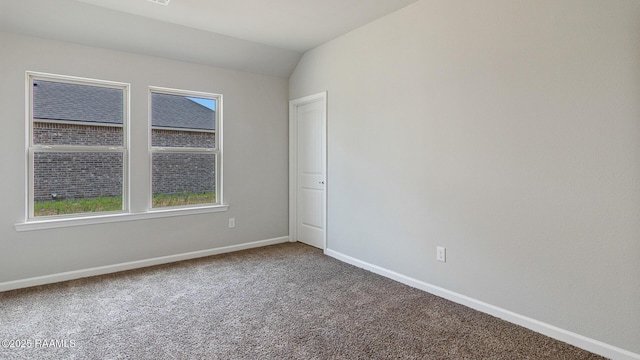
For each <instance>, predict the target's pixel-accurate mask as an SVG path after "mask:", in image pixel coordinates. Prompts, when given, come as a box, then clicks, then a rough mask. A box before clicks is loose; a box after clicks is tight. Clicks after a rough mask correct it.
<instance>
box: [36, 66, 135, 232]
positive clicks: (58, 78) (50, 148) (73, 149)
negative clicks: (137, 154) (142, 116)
mask: <svg viewBox="0 0 640 360" xmlns="http://www.w3.org/2000/svg"><path fill="white" fill-rule="evenodd" d="M35 80H43V81H53V82H62V83H67V84H77V85H89V86H100V87H108V88H113V89H118V90H122V92H123V95H122V101H123V104H122V106H123V115H122V116H123V119H122V134H123V139H122V146H96V145H38V144H34V143H33V122H34V121H33V110H34V109H33V81H35ZM26 84H27V87H26V89H27V90H26V91H27V95H26V99H27V101H28V103H27V106H26V108H27V111H26V122H25V123H26V131H25V133H26V139H25V140H26V141H25V144H26V164H27V174H26V176H27V179H28V189H27V194H26V195H27V206H26V210H27V214H26V216H25V218H26V222H27V223H29V222H42V221H52V220H53V221H55V220H68V219H78V218H83V219H84V218H92V217H101V216H105V215H109V214H123V213H128V211H129V145H130V144H129V94H130V85H129V84H127V83H121V82H115V81H106V80H98V79H89V78H82V77H75V76H65V75H56V74H47V73H40V72H33V71H27V73H26ZM59 152H63V153H87V152H89V153H91V152H95V153H120V154H122V167H123V168H122V210H116V211H105V212H84V213H76V214H64V215H51V216H38V217H36V216H35V210H34V205H35V200H34V195H35V178H34V175H35V167H34V159H35V153H59Z"/></svg>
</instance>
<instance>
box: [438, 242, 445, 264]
mask: <svg viewBox="0 0 640 360" xmlns="http://www.w3.org/2000/svg"><path fill="white" fill-rule="evenodd" d="M436 260H438V261H442V262H446V261H447V248H445V247H442V246H437V247H436Z"/></svg>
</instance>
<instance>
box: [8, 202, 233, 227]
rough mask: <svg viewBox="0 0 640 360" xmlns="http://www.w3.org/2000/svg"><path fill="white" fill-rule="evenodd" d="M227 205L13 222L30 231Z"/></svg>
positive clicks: (210, 210)
mask: <svg viewBox="0 0 640 360" xmlns="http://www.w3.org/2000/svg"><path fill="white" fill-rule="evenodd" d="M228 209H229V205H213V206H201V207H188V208H172V209H162V210H150V211H148V212H144V213H123V214H105V215H95V216H86V217H75V218H65V219H43V220H31V221H27V222H23V223H18V224H15V225H14V226H15V229H16V231H32V230H44V229H56V228H63V227H71V226H83V225H91V224H107V223H115V222H123V221H136V220H149V219H157V218H165V217H171V216H185V215H197V214H208V213H215V212H222V211H227V210H228Z"/></svg>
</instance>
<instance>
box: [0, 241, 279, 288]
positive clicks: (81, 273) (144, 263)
mask: <svg viewBox="0 0 640 360" xmlns="http://www.w3.org/2000/svg"><path fill="white" fill-rule="evenodd" d="M287 241H289V237H288V236H282V237H278V238H273V239H267V240H260V241H254V242H249V243H245V244H238V245H231V246H223V247H219V248H213V249H207V250H200V251H193V252H188V253H183V254H176V255H168V256H161V257H156V258H151V259H145V260H138V261H130V262H126V263H120V264H114V265H106V266H98V267H93V268H89V269H82V270H76V271H67V272H63V273H58V274H52V275H44V276H37V277H32V278H27V279H21V280H14V281H7V282H3V283H0V292H2V291H9V290H14V289H21V288H26V287H31V286H38V285H45V284H52V283H57V282H60V281H68V280H74V279H80V278H85V277H90V276H97V275H104V274H111V273H115V272H119V271H125V270H132V269H139V268H143V267H148V266H154V265H160V264H167V263H172V262H176V261H182V260H189V259H196V258H201V257H206V256H211V255H218V254H223V253H228V252H233V251H239V250H246V249H252V248H257V247H263V246H268V245H275V244H280V243H284V242H287Z"/></svg>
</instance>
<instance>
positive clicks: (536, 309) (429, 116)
mask: <svg viewBox="0 0 640 360" xmlns="http://www.w3.org/2000/svg"><path fill="white" fill-rule="evenodd" d="M639 56H640V2H638V1H636V0H612V1H602V0H563V1H556V0H541V1H528V0H526V1H524V0H523V1H513V0H486V1H462V0H446V1H444V0H442V1H436V0H428V1H427V0H425V1H419V2H417V3H415V4H414V5H410V6H408V7H407V8H404V9H402V10H400V11H398V12H396V13H394V14H391V15H390V16H387V17H385V18H383V19H380V20H379V21H376V22H374V23H371V24H369V25H366V26H364V27H362V28H360V29H358V30H356V31H353V32H351V33H349V34H347V35H345V36H343V37H341V38H338V39H336V40H334V41H331V42H329V43H327V44H324V45H322V46H320V47H318V48H316V49H314V50H312V51H310V52H308V53H306V54H305V55H304V56H303V58H302V59H301V61H300V63H299V64H298V66H297V68H296V70H295V71H294V73H293V75H292V76H291V78H290V82H289V86H290V98H291V99H293V98H297V97H301V96H305V95H309V94H313V93H317V92H320V91H324V90H327V91H328V103H329V109H328V114H329V120H328V189H329V193H328V194H329V198H328V225H327V226H328V247H329V248H330V249H331V250H334V251H337V252H339V253H342V254H345V255H348V256H351V257H354V258H356V259H359V260H362V261H365V262H368V263H371V264H374V265H377V266H380V267H383V268H386V269H389V270H392V271H395V272H398V273H400V274H403V275H406V276H409V277H412V278H414V279H418V280H420V281H424V282H427V283H430V284H433V285H436V286H440V287H443V288H445V289H448V290H451V291H454V292H457V293H459V294H462V295H466V296H469V297H472V298H474V299H477V300H480V301H483V302H486V303H489V304H492V305H495V306H498V307H501V308H503V309H506V310H510V311H513V312H515V313H518V314H521V315H524V316H527V317H530V318H533V319H537V320H539V321H542V322H544V323H547V324H551V325H555V326H557V327H559V328H562V329H566V330H569V331H572V332H575V333H578V334H581V335H584V336H587V337H590V338H593V339H596V340H600V341H603V342H606V343H608V344H612V345H614V346H617V347H621V348H623V349H627V350H630V351H633V352H635V353H640V281H639V280H640V241H639V239H640V66H639ZM437 245H441V246H445V247H446V248H447V256H448V257H447V262H446V263H440V262H436V260H435V250H436V246H437Z"/></svg>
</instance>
